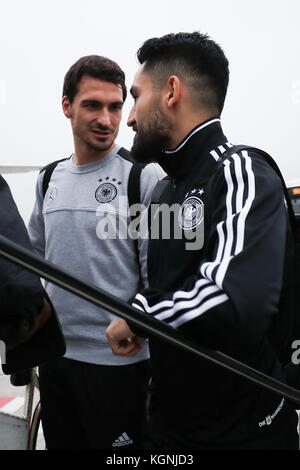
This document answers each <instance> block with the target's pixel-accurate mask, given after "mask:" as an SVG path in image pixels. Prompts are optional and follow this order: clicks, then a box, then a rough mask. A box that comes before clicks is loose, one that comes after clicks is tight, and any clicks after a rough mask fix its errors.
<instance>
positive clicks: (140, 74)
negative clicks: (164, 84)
mask: <svg viewBox="0 0 300 470" xmlns="http://www.w3.org/2000/svg"><path fill="white" fill-rule="evenodd" d="M144 66H145V65H144V64H142V65H141V66H140V68H139V69H138V71H137V72H136V74H135V76H134V79H133V84H132V87H131V90H130V91H131V92H134V91H135V90H139V89H140V88H142V87H145V86H152V82H151V79H150V77H149V75H148V74H147V73H145V72H144Z"/></svg>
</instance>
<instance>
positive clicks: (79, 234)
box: [28, 146, 165, 365]
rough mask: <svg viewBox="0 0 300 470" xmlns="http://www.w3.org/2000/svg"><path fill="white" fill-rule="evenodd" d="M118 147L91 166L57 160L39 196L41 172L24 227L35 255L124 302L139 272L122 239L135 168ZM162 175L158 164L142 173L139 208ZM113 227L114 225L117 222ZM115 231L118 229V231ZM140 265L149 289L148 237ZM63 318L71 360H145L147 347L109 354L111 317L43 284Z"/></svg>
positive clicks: (127, 240) (121, 362)
mask: <svg viewBox="0 0 300 470" xmlns="http://www.w3.org/2000/svg"><path fill="white" fill-rule="evenodd" d="M119 148H120V147H119V146H116V147H115V148H114V149H113V150H112V151H111V152H110V153H109V154H108V155H106V156H105V157H104V158H102V159H101V160H98V161H96V162H93V163H90V164H87V165H80V166H76V165H74V164H73V162H72V159H68V160H65V161H63V162H60V163H59V164H58V165H57V166H56V168H55V170H54V172H53V174H52V176H51V179H50V182H49V187H48V190H47V193H46V195H45V198H44V200H43V196H42V181H43V176H44V171H42V172H41V173H40V175H39V177H38V180H37V186H36V202H35V206H34V209H33V212H32V215H31V218H30V221H29V227H28V229H29V234H30V238H31V241H32V244H33V246H34V248H35V250H36V251H37V252H38V253H39V254H40V255H42V256H44V257H45V258H46V259H47V260H49V261H51V262H52V263H55V264H56V265H57V266H61V267H62V268H63V269H64V270H66V271H69V272H70V273H72V274H74V275H75V276H78V277H80V278H81V279H82V280H83V281H85V282H86V283H88V284H93V285H96V286H97V287H99V288H101V289H104V290H105V291H107V292H109V293H110V294H112V295H115V296H117V297H118V298H120V299H122V300H125V301H127V300H128V299H129V298H131V297H132V296H134V295H135V294H136V292H137V290H138V281H139V266H138V260H137V256H136V251H135V247H134V242H133V240H132V239H131V238H130V237H128V236H126V230H125V229H124V228H125V227H127V225H128V223H129V222H130V219H129V216H128V199H127V183H128V177H129V173H130V170H131V167H132V163H131V162H130V161H128V160H125V159H123V158H122V157H120V156H119V155H118V154H117V151H118V150H119ZM164 176H165V173H164V172H163V170H162V169H161V168H160V167H159V166H158V165H156V164H150V165H147V166H146V167H145V168H144V169H143V170H142V173H141V179H140V188H141V202H142V204H144V206H146V207H148V205H149V203H150V201H151V195H152V191H153V189H154V187H155V185H156V183H157V181H158V180H159V179H161V178H163V177H164ZM116 221H117V224H116ZM116 226H117V228H116ZM138 243H139V262H140V266H141V272H142V277H143V281H144V283H145V285H147V260H146V256H147V244H148V242H147V239H139V242H138ZM46 290H47V292H48V295H49V296H50V298H51V300H52V302H53V305H54V307H55V309H56V312H57V315H58V317H59V319H60V322H61V325H62V329H63V333H64V336H65V340H66V344H67V351H66V354H65V357H68V358H70V359H74V360H78V361H83V362H89V363H93V364H102V365H124V364H130V363H134V362H138V361H141V360H144V359H146V358H148V357H149V352H148V344H147V341H145V340H141V345H142V349H141V351H140V352H139V353H138V354H137V355H136V356H134V357H132V358H122V357H119V356H114V355H113V353H112V351H111V349H110V346H109V345H108V342H107V340H106V336H105V330H106V328H107V326H108V325H109V323H110V322H111V320H112V319H113V318H115V316H114V315H112V314H110V313H109V312H107V311H105V310H103V309H101V308H99V307H96V306H94V305H92V304H91V303H89V302H87V301H85V300H82V299H81V298H79V297H77V296H75V295H74V294H71V293H69V292H67V291H65V290H64V289H61V288H59V287H57V286H55V285H54V284H51V283H49V282H46Z"/></svg>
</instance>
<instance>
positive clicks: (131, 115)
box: [127, 106, 135, 127]
mask: <svg viewBox="0 0 300 470" xmlns="http://www.w3.org/2000/svg"><path fill="white" fill-rule="evenodd" d="M134 124H135V109H134V106H133V108H131V110H130V113H129V116H128V120H127V126H129V127H133V125H134Z"/></svg>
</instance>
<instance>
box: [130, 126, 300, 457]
mask: <svg viewBox="0 0 300 470" xmlns="http://www.w3.org/2000/svg"><path fill="white" fill-rule="evenodd" d="M229 146H230V144H229V143H228V142H227V139H226V137H225V136H224V134H223V132H222V129H221V125H220V119H218V118H216V119H211V120H209V121H207V122H205V123H202V124H201V125H199V126H197V127H196V128H195V129H193V130H192V131H191V132H190V134H189V135H188V136H187V137H186V138H185V139H184V140H183V142H182V143H181V144H180V145H178V146H177V148H176V149H175V150H172V151H165V152H163V155H162V157H161V160H160V161H159V163H160V165H161V166H162V167H163V168H164V170H165V171H166V172H167V173H168V175H169V176H171V180H170V183H169V184H168V185H167V188H166V189H165V191H164V192H163V194H162V196H161V200H160V203H164V204H166V205H168V206H170V205H172V204H174V203H178V205H179V207H180V208H181V209H180V210H179V212H178V214H177V215H176V216H175V218H174V220H175V222H174V223H175V225H176V223H177V224H178V225H179V227H180V230H181V233H182V234H183V236H182V237H181V239H180V238H179V237H177V238H175V236H173V238H171V240H168V239H162V233H160V237H159V239H151V240H150V242H149V252H148V271H149V273H148V276H149V286H150V287H149V288H147V289H145V290H143V291H142V292H141V293H139V294H137V296H136V297H135V299H134V301H133V302H132V305H133V306H135V307H137V308H139V309H142V310H143V311H145V312H146V313H148V314H149V315H152V316H153V317H155V318H156V319H159V320H162V321H164V322H167V323H168V324H169V325H171V326H173V327H174V328H178V329H180V330H182V331H183V332H184V333H185V334H188V335H190V336H191V337H192V338H193V340H195V341H197V342H199V344H202V345H204V346H207V347H210V348H213V349H216V350H219V351H222V352H224V353H226V354H229V355H231V356H233V357H234V358H236V359H238V360H241V361H243V362H245V363H247V364H248V365H250V366H252V367H255V368H257V369H259V370H261V371H262V372H264V373H266V374H270V375H272V376H273V377H275V378H277V379H280V380H284V378H283V375H282V372H281V369H282V368H281V365H280V363H279V361H278V360H277V358H276V356H275V353H274V352H273V350H272V349H271V347H270V345H269V342H268V337H267V334H266V332H267V329H268V327H269V325H270V322H271V320H272V317H273V316H274V315H276V313H277V310H278V302H279V297H280V290H281V284H282V276H283V262H284V251H285V232H286V222H285V220H286V219H285V204H284V198H283V192H282V188H281V182H280V180H279V178H278V176H277V175H276V174H275V172H274V171H273V170H272V169H271V168H270V167H269V166H268V164H267V163H266V162H265V161H264V160H263V159H262V158H261V157H260V156H259V155H255V154H251V153H248V152H247V151H242V152H241V154H235V155H233V156H232V157H230V158H228V159H226V160H225V161H223V162H222V161H218V160H219V158H220V156H221V155H222V153H223V152H224V151H225V150H226V149H228V147H229ZM201 227H202V232H203V234H202V235H203V236H204V243H203V246H202V247H201V246H199V247H198V248H197V249H187V245H186V243H187V239H186V237H187V235H188V232H189V233H191V230H193V229H194V230H195V228H197V229H198V230H199V233H200V239H201V236H202V235H201V233H202V232H201ZM176 228H177V229H178V227H176ZM171 232H172V231H171ZM171 237H172V233H171ZM154 238H155V237H154ZM166 238H167V237H166ZM200 242H201V240H200ZM200 244H201V243H200ZM190 246H191V245H190ZM150 351H151V360H152V364H153V382H154V384H155V387H156V389H157V394H158V398H159V406H160V410H161V414H162V416H163V420H164V423H165V426H166V428H167V435H168V436H169V439H170V441H169V442H170V443H172V444H171V445H173V446H174V445H175V446H176V447H177V448H179V449H180V448H185V449H256V448H261V449H272V448H277V449H288V448H297V440H298V438H297V433H296V426H297V417H296V413H295V411H294V410H293V409H292V406H291V405H290V404H289V403H287V401H286V400H285V399H282V398H281V397H280V396H278V395H276V394H273V393H272V392H269V391H266V390H265V389H263V388H262V387H259V386H257V385H255V384H252V383H250V382H249V381H248V380H246V379H244V378H241V377H239V376H237V375H235V374H233V373H232V372H230V371H228V370H225V369H223V368H221V367H220V366H216V365H212V364H211V363H208V362H207V361H205V360H202V359H199V358H196V357H195V356H193V355H191V354H189V353H185V352H183V351H182V350H179V349H176V348H175V347H173V346H170V345H169V344H166V343H164V342H162V341H160V340H158V339H156V338H150ZM167 445H168V444H167Z"/></svg>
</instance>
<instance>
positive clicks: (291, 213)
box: [221, 145, 297, 233]
mask: <svg viewBox="0 0 300 470" xmlns="http://www.w3.org/2000/svg"><path fill="white" fill-rule="evenodd" d="M243 150H246V151H249V152H253V153H258V154H259V155H261V156H262V157H263V158H264V160H265V161H266V162H267V163H268V164H269V165H270V167H271V168H272V169H273V170H274V171H275V173H277V175H278V176H279V178H280V180H281V184H282V189H283V193H284V197H285V202H286V205H287V209H288V214H289V219H290V224H291V227H292V231H293V233H294V232H295V230H296V227H297V221H296V216H295V213H294V210H293V206H292V203H291V199H290V196H289V193H288V190H287V187H286V184H285V181H284V178H283V176H282V173H281V171H280V169H279V167H278V165H277V163H276V162H275V160H274V159H273V158H272V157H271V155H269V154H268V153H267V152H265V151H264V150H261V149H259V148H256V147H251V146H249V145H233V146H232V147H230V148H229V149H228V150H226V151H225V152H224V153H223V154H222V157H221V158H222V160H224V159H226V158H228V157H230V156H231V155H232V154H233V153H237V152H241V151H243Z"/></svg>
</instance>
